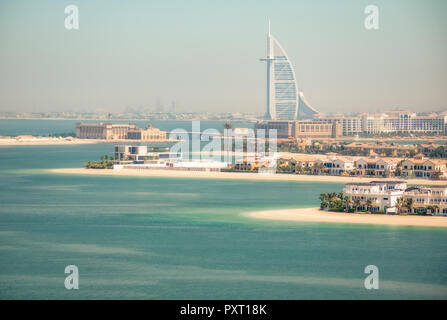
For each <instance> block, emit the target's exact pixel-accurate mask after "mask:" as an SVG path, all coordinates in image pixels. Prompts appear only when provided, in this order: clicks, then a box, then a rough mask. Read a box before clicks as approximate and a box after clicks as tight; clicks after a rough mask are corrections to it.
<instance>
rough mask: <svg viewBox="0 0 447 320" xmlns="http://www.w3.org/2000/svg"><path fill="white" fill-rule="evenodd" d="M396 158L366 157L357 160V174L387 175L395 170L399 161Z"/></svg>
mask: <svg viewBox="0 0 447 320" xmlns="http://www.w3.org/2000/svg"><path fill="white" fill-rule="evenodd" d="M399 161H400V160H399V159H396V158H377V157H372V158H366V159H358V160H356V161H355V167H356V174H357V175H366V176H387V175H390V174H391V173H392V172H394V171H395V170H396V168H397V164H398V163H399Z"/></svg>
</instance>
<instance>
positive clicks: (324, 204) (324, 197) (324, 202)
mask: <svg viewBox="0 0 447 320" xmlns="http://www.w3.org/2000/svg"><path fill="white" fill-rule="evenodd" d="M320 201H321V205H320V208H321V209H326V208H327V207H328V202H329V195H328V194H327V193H322V194H320Z"/></svg>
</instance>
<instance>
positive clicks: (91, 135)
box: [76, 123, 137, 140]
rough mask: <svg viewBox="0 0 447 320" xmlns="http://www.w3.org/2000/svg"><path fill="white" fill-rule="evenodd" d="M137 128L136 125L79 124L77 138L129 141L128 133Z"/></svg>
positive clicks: (77, 125)
mask: <svg viewBox="0 0 447 320" xmlns="http://www.w3.org/2000/svg"><path fill="white" fill-rule="evenodd" d="M136 128H137V126H136V125H135V124H111V123H77V124H76V138H80V139H100V140H121V139H127V132H128V131H129V130H131V129H136Z"/></svg>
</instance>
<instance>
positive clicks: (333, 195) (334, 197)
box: [328, 192, 338, 208]
mask: <svg viewBox="0 0 447 320" xmlns="http://www.w3.org/2000/svg"><path fill="white" fill-rule="evenodd" d="M328 197H329V207H330V208H332V207H333V206H334V203H335V202H336V201H337V200H338V195H337V193H335V192H331V193H329V194H328Z"/></svg>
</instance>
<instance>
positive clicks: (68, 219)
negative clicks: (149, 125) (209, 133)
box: [0, 144, 447, 299]
mask: <svg viewBox="0 0 447 320" xmlns="http://www.w3.org/2000/svg"><path fill="white" fill-rule="evenodd" d="M112 147H113V146H112V145H110V144H98V145H70V146H63V145H59V146H57V145H55V146H16V147H0V299H446V298H447V230H445V229H441V228H416V227H387V226H372V225H344V224H329V223H299V222H275V221H263V220H256V219H252V218H249V217H247V216H246V215H245V213H247V212H250V211H256V210H262V209H277V208H293V207H313V206H318V204H319V201H318V195H319V194H320V193H321V192H332V191H334V192H338V191H341V189H342V187H343V185H342V184H338V183H317V182H315V183H304V182H262V181H242V180H233V181H229V180H209V179H187V178H150V177H112V176H90V175H89V176H83V175H64V174H53V173H49V172H47V171H46V169H48V168H63V167H81V166H82V165H83V163H84V162H85V161H87V160H94V159H98V158H99V157H100V156H101V155H103V154H110V153H111V148H112ZM67 265H76V266H77V267H78V268H79V290H67V289H65V287H64V281H65V277H66V276H67V275H66V274H64V269H65V267H66V266H67ZM367 265H376V266H377V267H378V268H379V279H380V280H379V281H380V282H379V283H380V287H379V290H366V289H365V287H364V280H365V278H366V276H367V275H366V274H365V273H364V269H365V267H366V266H367Z"/></svg>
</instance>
